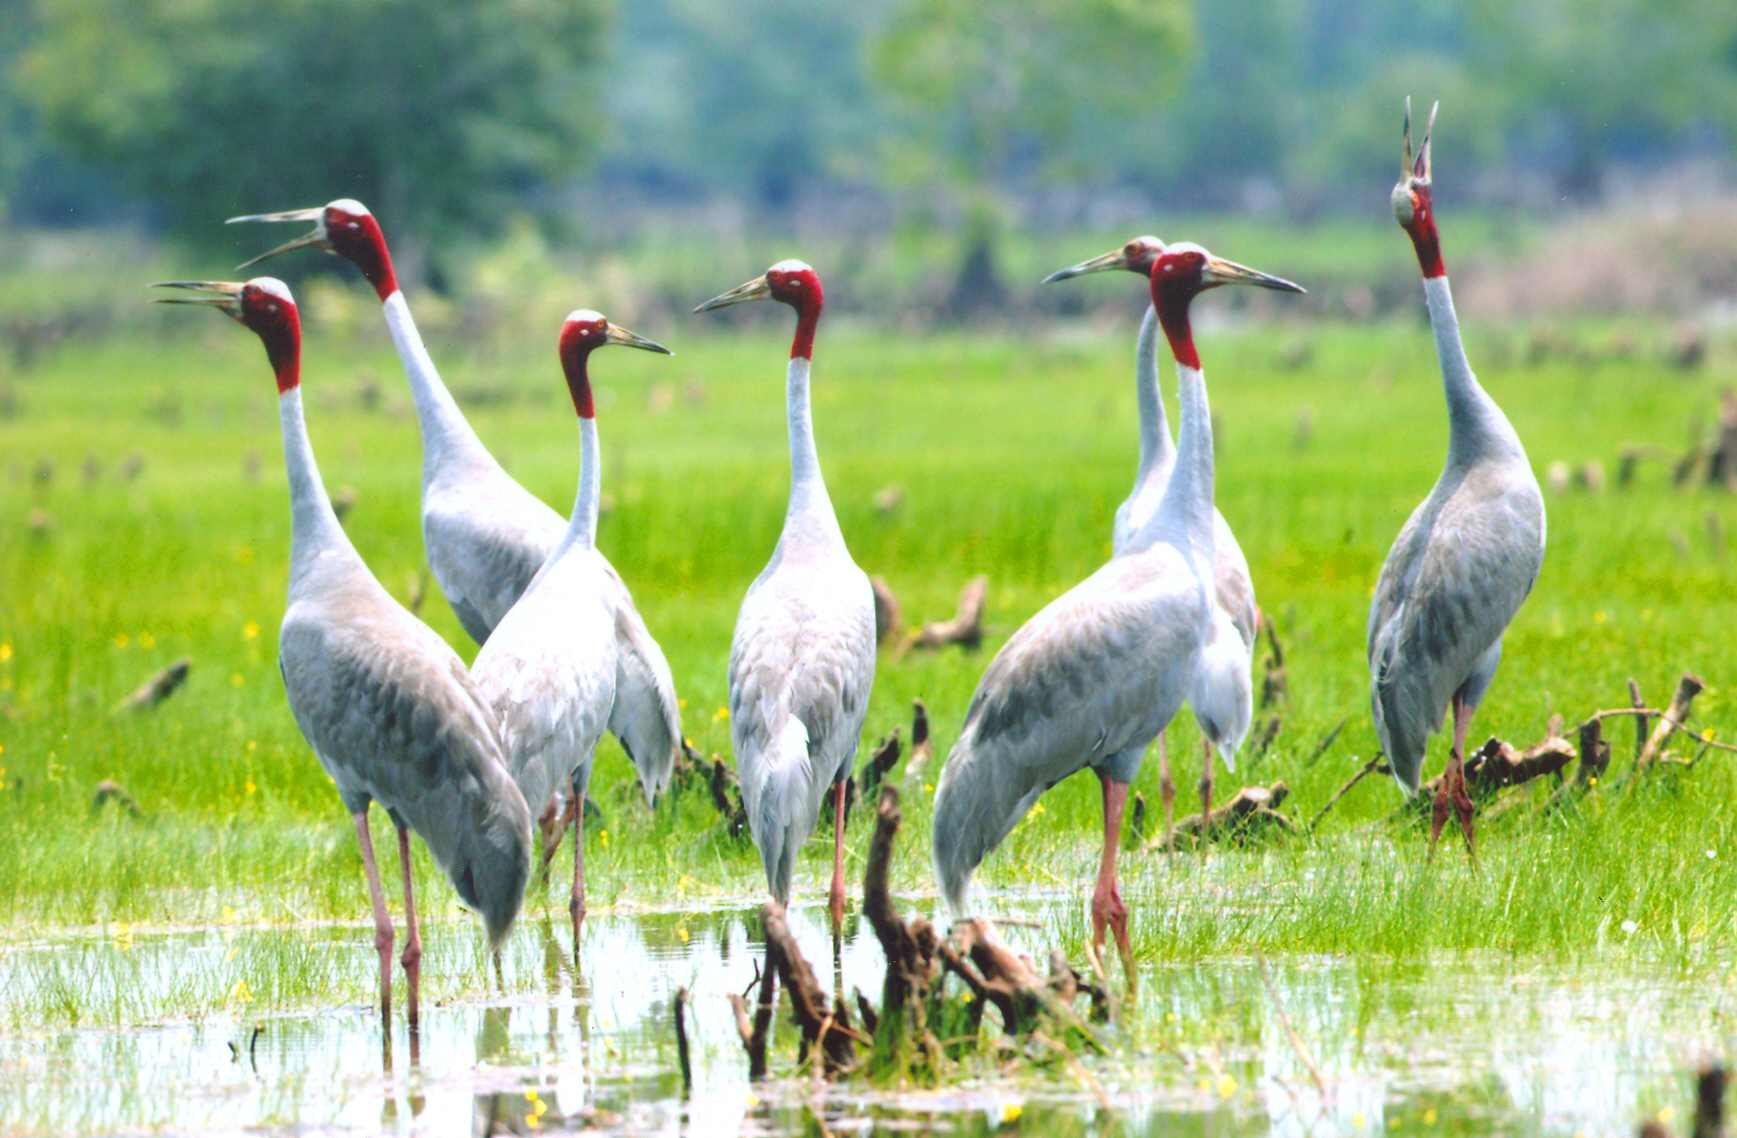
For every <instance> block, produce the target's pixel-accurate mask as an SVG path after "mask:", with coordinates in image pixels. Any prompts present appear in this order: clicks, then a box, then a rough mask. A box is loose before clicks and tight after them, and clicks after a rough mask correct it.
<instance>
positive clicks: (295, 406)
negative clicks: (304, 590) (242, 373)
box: [277, 386, 361, 596]
mask: <svg viewBox="0 0 1737 1138" xmlns="http://www.w3.org/2000/svg"><path fill="white" fill-rule="evenodd" d="M277 402H278V418H279V419H280V420H281V422H282V425H283V461H284V469H285V471H286V473H287V474H288V475H289V492H290V595H291V596H294V595H295V593H296V585H297V582H299V581H301V580H303V579H305V578H306V577H307V576H308V575H309V574H311V573H313V572H314V570H315V569H316V568H319V567H320V562H321V560H322V559H323V558H326V557H330V556H332V555H334V554H336V555H338V556H341V557H348V558H350V559H353V560H355V561H356V562H357V563H358V564H360V562H361V557H360V555H359V554H357V552H356V549H355V547H354V546H353V545H351V544H350V539H349V537H348V536H346V535H345V533H344V527H343V526H341V525H339V524H338V515H337V514H335V513H333V512H332V502H331V499H330V498H328V497H326V487H325V485H324V484H323V483H322V482H321V481H320V468H319V467H318V466H317V465H315V463H314V448H313V446H312V445H311V444H310V443H309V442H308V428H307V422H306V420H304V419H303V418H302V389H301V388H300V387H299V386H298V387H292V388H290V389H289V390H288V391H286V392H284V393H283V394H282V395H280V396H278V401H277Z"/></svg>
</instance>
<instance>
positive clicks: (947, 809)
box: [931, 244, 1302, 977]
mask: <svg viewBox="0 0 1737 1138" xmlns="http://www.w3.org/2000/svg"><path fill="white" fill-rule="evenodd" d="M1231 284H1240V285H1254V286H1257V287H1260V288H1270V289H1280V290H1284V291H1288V292H1301V291H1302V289H1300V288H1298V287H1297V286H1296V285H1294V284H1292V283H1290V282H1289V281H1285V280H1280V279H1279V278H1277V277H1272V276H1268V275H1267V274H1265V273H1260V272H1256V271H1255V270H1253V269H1250V268H1246V267H1244V266H1242V265H1238V264H1235V263H1234V262H1231V261H1226V260H1223V259H1221V258H1218V257H1214V256H1213V255H1211V254H1210V253H1208V252H1207V251H1206V250H1205V249H1202V248H1201V247H1200V246H1198V245H1192V244H1182V245H1172V246H1169V247H1168V248H1166V249H1165V251H1164V252H1163V253H1162V254H1160V255H1159V256H1158V257H1157V258H1156V260H1155V262H1154V264H1153V268H1152V276H1151V293H1152V304H1153V306H1154V308H1155V309H1156V310H1157V317H1158V322H1159V324H1160V325H1161V326H1162V327H1163V329H1164V334H1165V336H1166V338H1167V339H1168V340H1169V341H1170V348H1171V351H1172V353H1173V354H1174V355H1175V357H1176V369H1177V373H1178V376H1179V378H1180V380H1181V389H1182V395H1181V413H1182V414H1181V420H1182V421H1181V425H1180V428H1179V430H1178V437H1179V440H1180V442H1179V445H1178V447H1177V451H1176V460H1175V463H1174V466H1173V469H1172V471H1171V476H1170V480H1169V482H1168V484H1166V485H1165V487H1164V492H1163V494H1162V495H1161V496H1160V498H1159V502H1158V507H1157V509H1156V510H1154V511H1153V512H1152V514H1151V516H1149V517H1148V518H1146V520H1145V521H1144V522H1143V523H1141V525H1140V526H1139V528H1138V529H1137V530H1136V531H1135V532H1134V535H1133V537H1132V538H1131V539H1130V540H1129V542H1128V543H1127V545H1126V546H1125V547H1124V548H1123V549H1122V550H1121V551H1120V552H1118V553H1116V554H1115V555H1114V556H1113V557H1111V559H1110V561H1109V563H1108V564H1106V565H1104V567H1103V568H1101V569H1099V570H1098V571H1097V572H1096V573H1093V574H1092V575H1091V576H1090V577H1088V578H1086V579H1085V580H1084V581H1082V582H1081V583H1080V584H1078V585H1076V586H1074V587H1073V588H1072V589H1070V590H1068V591H1067V592H1066V593H1064V594H1062V595H1061V596H1060V597H1058V598H1057V599H1055V600H1054V601H1052V602H1050V603H1049V604H1048V605H1047V606H1045V607H1044V608H1043V609H1042V611H1040V612H1039V613H1038V614H1037V615H1036V616H1034V617H1032V618H1031V620H1029V621H1027V622H1026V624H1025V625H1024V626H1023V627H1022V628H1020V629H1019V631H1017V632H1015V633H1014V634H1013V636H1012V638H1011V639H1009V640H1008V642H1007V643H1006V644H1005V645H1003V646H1002V649H1001V651H1000V652H998V653H996V655H995V659H994V660H992V661H991V662H990V664H989V668H988V670H987V671H986V672H985V673H984V675H983V679H982V681H981V682H980V683H979V684H978V685H977V692H976V694H975V695H973V696H972V697H971V703H970V706H969V708H968V710H967V711H966V715H965V726H964V728H963V729H962V730H961V732H960V734H959V739H958V741H957V742H955V743H954V745H953V749H952V751H951V752H950V753H949V754H948V756H947V763H946V766H945V767H944V768H943V769H942V771H941V777H940V780H939V783H938V785H937V787H936V790H935V815H934V834H933V839H932V848H931V853H932V856H933V859H934V867H935V880H936V882H937V884H938V885H939V886H940V890H941V896H942V898H943V899H944V900H945V901H946V903H947V906H948V908H950V909H951V910H952V911H953V912H954V913H955V914H956V915H963V914H964V913H965V912H966V911H967V906H968V898H967V891H968V889H969V887H970V882H971V875H972V873H974V872H975V871H976V869H977V866H978V865H979V864H980V863H981V862H982V860H983V858H984V856H985V855H987V854H988V853H989V851H990V850H992V849H994V848H995V847H996V846H997V845H999V844H1000V843H1001V841H1002V840H1003V839H1004V838H1006V837H1007V835H1008V834H1009V833H1010V832H1011V831H1012V829H1013V827H1014V825H1015V824H1017V823H1018V822H1019V820H1020V819H1021V818H1023V817H1024V816H1025V814H1026V812H1027V811H1029V810H1030V809H1031V807H1032V805H1033V804H1034V803H1035V802H1036V801H1037V799H1038V797H1039V796H1040V795H1041V794H1043V792H1044V791H1046V790H1048V789H1049V788H1050V787H1052V786H1054V785H1055V784H1056V783H1058V782H1060V781H1061V780H1062V779H1064V778H1067V777H1068V776H1069V775H1071V774H1074V773H1075V772H1077V771H1079V770H1082V769H1084V768H1087V767H1089V768H1091V769H1092V770H1093V771H1094V772H1095V773H1096V774H1097V776H1098V780H1099V782H1100V784H1101V786H1102V791H1103V808H1104V842H1103V854H1102V858H1101V860H1100V862H1099V868H1098V880H1097V885H1096V887H1095V888H1094V889H1093V892H1092V905H1091V911H1092V942H1093V944H1094V946H1102V944H1103V942H1104V933H1105V930H1106V928H1107V929H1109V930H1111V931H1113V932H1114V933H1115V937H1116V948H1117V950H1118V951H1119V952H1120V954H1121V956H1122V962H1123V968H1124V970H1125V971H1126V972H1127V973H1128V975H1129V976H1130V977H1132V976H1133V974H1134V967H1133V950H1132V947H1131V945H1130V943H1129V940H1128V910H1127V906H1125V905H1124V904H1123V903H1122V898H1121V893H1120V889H1119V887H1118V883H1117V878H1116V847H1117V844H1118V842H1119V841H1120V837H1121V829H1122V813H1123V808H1124V806H1125V805H1126V803H1127V796H1128V785H1129V783H1131V782H1132V781H1133V779H1134V776H1135V774H1136V773H1137V772H1138V771H1139V768H1140V759H1141V756H1142V755H1143V754H1144V753H1145V750H1146V747H1147V746H1148V745H1149V744H1150V743H1151V742H1152V740H1153V739H1154V738H1155V737H1156V736H1157V735H1158V733H1159V732H1160V731H1162V730H1163V729H1164V727H1165V725H1166V724H1168V723H1169V722H1170V720H1171V719H1172V718H1173V717H1174V716H1175V714H1176V712H1177V710H1178V709H1179V708H1180V707H1181V706H1182V701H1183V699H1184V698H1185V697H1187V696H1188V695H1190V694H1192V691H1193V689H1194V685H1195V683H1196V681H1197V677H1198V673H1199V670H1200V663H1201V652H1202V649H1203V648H1204V647H1205V646H1206V645H1207V643H1208V642H1209V640H1210V639H1211V635H1212V625H1213V619H1214V618H1213V613H1214V612H1215V610H1216V606H1215V604H1214V602H1213V595H1214V574H1215V560H1216V559H1215V552H1214V536H1213V520H1212V519H1213V509H1212V490H1213V460H1212V415H1211V411H1210V409H1209V407H1208V404H1207V397H1206V381H1205V378H1204V376H1203V375H1202V372H1201V368H1200V356H1199V354H1198V352H1196V350H1195V347H1194V336H1193V331H1192V328H1191V326H1190V323H1189V306H1190V305H1191V304H1192V303H1193V301H1194V298H1195V297H1197V296H1199V295H1200V294H1201V293H1202V292H1204V291H1206V290H1207V289H1211V288H1216V287H1218V286H1221V285H1231Z"/></svg>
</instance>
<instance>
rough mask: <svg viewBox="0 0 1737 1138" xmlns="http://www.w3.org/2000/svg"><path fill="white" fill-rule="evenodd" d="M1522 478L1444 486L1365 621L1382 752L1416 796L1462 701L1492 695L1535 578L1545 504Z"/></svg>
mask: <svg viewBox="0 0 1737 1138" xmlns="http://www.w3.org/2000/svg"><path fill="white" fill-rule="evenodd" d="M1523 475H1524V476H1523V477H1516V475H1515V473H1514V470H1513V469H1512V468H1511V467H1510V466H1509V465H1507V464H1501V465H1498V464H1489V465H1488V466H1486V467H1479V468H1475V469H1474V470H1473V471H1471V472H1468V473H1467V474H1466V475H1465V476H1464V477H1463V478H1462V479H1460V480H1458V481H1457V482H1447V483H1446V484H1445V488H1443V487H1438V489H1442V490H1443V492H1442V493H1440V494H1439V495H1437V494H1432V495H1431V497H1430V498H1429V499H1428V500H1426V501H1425V502H1424V503H1423V505H1422V506H1420V507H1419V508H1418V509H1417V511H1416V512H1414V513H1413V514H1412V516H1411V518H1410V520H1408V521H1407V522H1406V524H1405V528H1404V529H1403V530H1401V531H1400V536H1399V540H1398V541H1396V542H1395V543H1394V547H1393V550H1392V551H1391V552H1390V553H1389V554H1388V558H1387V562H1386V564H1384V565H1383V566H1382V570H1381V576H1380V578H1379V580H1378V581H1377V584H1376V590H1375V597H1374V601H1373V603H1372V604H1371V606H1370V614H1369V668H1370V673H1371V680H1372V683H1371V705H1372V710H1373V712H1374V716H1375V726H1376V733H1377V735H1378V736H1379V738H1380V741H1381V746H1382V750H1383V751H1384V752H1386V754H1387V756H1388V759H1389V761H1390V762H1391V763H1392V765H1393V770H1394V774H1395V776H1396V777H1397V778H1398V779H1399V780H1400V782H1401V783H1402V784H1403V785H1404V786H1406V787H1407V788H1409V789H1415V788H1416V786H1417V784H1418V778H1419V774H1420V773H1421V770H1422V765H1423V753H1424V747H1425V745H1426V743H1427V741H1428V738H1429V736H1430V735H1431V734H1433V733H1435V732H1436V731H1438V730H1440V729H1441V725H1442V717H1443V715H1444V714H1445V713H1446V711H1447V706H1448V703H1449V702H1450V701H1451V700H1452V699H1453V697H1454V694H1455V693H1456V692H1460V691H1462V689H1464V690H1465V693H1466V694H1467V695H1468V696H1473V697H1479V696H1481V695H1482V691H1483V688H1484V687H1487V685H1488V682H1489V679H1490V675H1491V674H1493V672H1494V663H1495V659H1496V654H1499V651H1500V649H1499V647H1498V646H1499V644H1500V641H1501V637H1502V633H1503V631H1504V630H1505V629H1506V628H1507V626H1508V623H1509V622H1510V621H1512V620H1513V618H1514V614H1515V613H1517V612H1518V611H1519V609H1520V605H1521V603H1522V602H1524V601H1525V599H1526V596H1527V594H1528V593H1529V592H1530V591H1531V589H1532V585H1533V583H1534V582H1535V581H1536V580H1537V578H1538V570H1539V568H1540V566H1541V565H1542V564H1543V558H1544V504H1543V499H1542V497H1541V496H1540V495H1539V493H1538V486H1537V483H1536V481H1534V480H1532V478H1531V472H1530V470H1524V472H1523ZM1444 481H1445V480H1444ZM1471 702H1474V703H1475V699H1473V700H1472V701H1471Z"/></svg>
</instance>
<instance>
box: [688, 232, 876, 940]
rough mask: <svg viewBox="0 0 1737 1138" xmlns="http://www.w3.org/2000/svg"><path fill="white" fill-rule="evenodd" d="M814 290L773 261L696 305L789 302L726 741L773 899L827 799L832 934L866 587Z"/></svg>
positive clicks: (869, 647)
mask: <svg viewBox="0 0 1737 1138" xmlns="http://www.w3.org/2000/svg"><path fill="white" fill-rule="evenodd" d="M823 297H824V294H823V292H822V289H821V285H820V278H819V276H818V275H817V274H816V273H815V272H814V270H813V269H812V268H810V267H809V266H808V265H806V264H803V263H802V262H800V261H781V262H779V263H778V264H777V265H774V266H772V268H771V269H769V270H767V272H766V274H765V275H764V276H761V277H758V278H756V279H755V280H752V281H749V282H748V283H747V284H744V285H741V286H739V287H738V288H735V289H732V290H731V291H730V292H727V293H724V294H723V295H721V296H718V297H716V298H714V299H712V300H710V301H707V302H706V303H705V304H703V305H701V306H700V307H699V308H697V309H695V311H696V312H700V311H706V310H708V309H712V308H720V307H723V306H725V305H729V304H736V303H740V302H742V301H746V300H756V299H762V298H770V299H776V300H780V301H782V302H784V303H786V304H789V305H791V306H792V307H793V308H795V309H796V312H797V327H796V335H795V339H794V341H793V342H792V345H791V356H790V363H789V366H788V368H787V369H786V372H785V419H786V423H787V426H788V429H789V435H790V499H789V504H788V506H787V507H786V510H785V515H784V527H783V530H782V532H781V533H780V535H779V538H778V544H777V546H776V547H775V548H774V549H773V551H772V559H771V560H770V561H769V562H768V563H767V565H766V568H765V569H764V570H762V571H761V573H760V575H759V576H758V577H756V578H755V580H754V583H753V584H752V585H750V586H749V587H748V593H747V596H746V597H745V598H743V601H742V608H741V611H740V613H739V614H738V616H737V618H736V630H735V634H734V636H733V637H732V639H731V643H730V674H729V693H730V705H729V706H730V741H731V744H732V746H733V748H734V751H735V756H736V769H737V773H738V776H739V777H740V779H741V783H742V805H743V808H744V810H745V811H746V813H747V815H748V827H749V830H750V831H751V832H752V834H753V837H754V844H755V845H756V846H757V847H758V848H759V851H760V859H761V862H762V864H763V866H764V867H765V870H766V884H767V888H768V889H769V890H770V891H771V893H772V896H773V898H774V899H775V900H777V901H778V903H779V904H781V905H787V904H788V903H789V897H790V885H791V879H792V876H793V874H794V871H795V863H796V858H797V854H798V851H799V850H800V849H801V847H802V844H803V843H804V842H805V841H807V840H808V837H809V835H810V834H812V833H813V832H814V826H815V822H816V820H817V818H818V817H819V813H820V808H821V803H822V802H823V800H824V799H825V797H826V794H827V793H828V791H831V792H832V794H833V795H834V824H835V830H834V835H833V877H832V887H831V890H830V892H829V898H828V899H829V907H830V913H831V917H832V927H833V933H834V939H835V941H836V939H837V937H838V935H839V933H840V931H841V929H842V924H843V920H844V878H843V866H844V809H843V806H844V785H845V780H846V779H847V778H848V777H849V775H850V771H851V765H852V763H853V762H854V761H855V759H856V752H857V747H858V745H859V743H860V742H861V739H862V728H863V722H864V720H865V719H866V718H867V716H868V702H869V693H870V691H871V689H872V688H873V687H874V676H875V617H874V591H873V589H872V588H871V587H870V585H869V580H868V575H867V574H866V573H864V572H863V571H862V570H861V569H860V568H858V567H857V564H856V562H855V561H854V560H852V559H851V556H850V550H849V549H848V548H847V547H846V545H845V542H844V533H843V531H842V530H841V529H840V528H839V525H838V517H837V515H836V514H835V513H834V511H833V508H832V500H831V498H830V497H828V495H827V492H826V482H825V480H824V478H823V477H822V475H821V470H820V459H819V455H818V453H817V451H816V449H815V443H814V423H813V414H812V409H811V402H810V399H809V373H810V366H811V364H810V361H811V358H812V356H813V351H814V331H815V326H816V325H817V324H818V322H819V319H820V310H821V305H822V303H823Z"/></svg>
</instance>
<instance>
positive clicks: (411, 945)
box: [398, 826, 422, 1039]
mask: <svg viewBox="0 0 1737 1138" xmlns="http://www.w3.org/2000/svg"><path fill="white" fill-rule="evenodd" d="M398 864H399V865H400V866H401V867H403V870H404V955H403V956H401V957H399V958H398V960H399V963H401V964H403V965H404V985H405V988H406V989H407V991H406V995H405V1001H404V1008H405V1018H406V1019H407V1020H408V1021H409V1023H410V1030H411V1032H412V1033H413V1034H412V1035H411V1038H412V1039H414V1038H415V1035H414V1032H415V1031H416V1027H417V1024H418V1023H419V1022H420V1017H421V1014H422V932H421V930H420V929H419V928H418V927H417V925H416V886H415V883H414V882H413V881H412V880H411V877H410V831H409V830H407V829H405V828H404V827H403V826H399V827H398Z"/></svg>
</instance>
